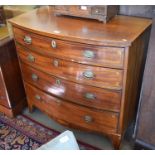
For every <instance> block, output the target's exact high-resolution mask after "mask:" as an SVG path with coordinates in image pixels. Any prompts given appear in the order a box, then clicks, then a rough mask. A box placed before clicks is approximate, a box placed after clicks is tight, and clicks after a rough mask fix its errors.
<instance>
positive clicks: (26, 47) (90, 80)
mask: <svg viewBox="0 0 155 155" xmlns="http://www.w3.org/2000/svg"><path fill="white" fill-rule="evenodd" d="M10 22H11V23H12V25H13V32H14V39H15V41H16V48H17V52H18V57H19V61H20V66H21V71H22V77H23V81H24V86H25V90H26V94H27V101H28V106H29V110H30V111H32V109H33V107H36V108H38V109H40V110H41V111H43V112H44V113H46V114H47V115H49V116H50V117H51V118H53V119H55V120H56V121H58V122H59V123H61V124H63V125H66V126H69V127H73V128H78V129H81V130H85V131H90V132H98V133H101V134H103V135H105V136H108V137H109V138H110V139H111V140H112V143H113V145H114V147H115V148H116V149H118V148H119V146H120V142H121V139H122V138H123V135H124V132H125V130H126V129H127V127H128V126H129V124H130V123H131V122H132V120H133V118H134V114H135V106H136V101H137V97H138V94H139V89H138V88H139V85H140V77H141V71H142V70H143V67H144V60H145V57H146V52H147V44H148V39H149V32H150V28H151V20H149V19H142V18H135V17H127V16H116V17H115V18H113V19H112V20H111V21H109V22H108V23H107V24H103V23H102V22H98V21H94V20H88V19H79V18H72V17H64V16H55V15H54V14H53V12H52V10H51V9H50V8H49V7H42V8H39V9H37V10H34V11H32V12H29V13H26V14H23V15H20V16H18V17H15V18H13V19H11V20H10Z"/></svg>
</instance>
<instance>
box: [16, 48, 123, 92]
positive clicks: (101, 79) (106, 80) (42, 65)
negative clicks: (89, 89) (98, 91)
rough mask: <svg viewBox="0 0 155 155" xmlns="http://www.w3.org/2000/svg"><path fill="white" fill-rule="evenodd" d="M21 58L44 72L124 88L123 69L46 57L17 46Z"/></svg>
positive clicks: (86, 82)
mask: <svg viewBox="0 0 155 155" xmlns="http://www.w3.org/2000/svg"><path fill="white" fill-rule="evenodd" d="M17 50H18V53H19V57H20V59H21V60H22V61H23V62H25V63H27V64H29V65H31V66H33V67H35V68H38V69H40V70H42V71H44V72H47V73H49V74H51V75H55V76H57V77H59V78H63V79H67V80H70V81H74V82H78V83H82V84H86V85H92V86H96V87H101V88H109V89H117V90H120V89H121V88H122V74H123V71H122V70H116V69H109V68H102V67H93V66H87V65H82V64H78V63H74V62H69V61H65V60H62V59H56V58H53V57H51V58H49V57H44V56H42V55H39V54H36V53H35V52H32V51H30V50H29V51H28V50H26V49H24V48H21V47H20V48H19V47H17Z"/></svg>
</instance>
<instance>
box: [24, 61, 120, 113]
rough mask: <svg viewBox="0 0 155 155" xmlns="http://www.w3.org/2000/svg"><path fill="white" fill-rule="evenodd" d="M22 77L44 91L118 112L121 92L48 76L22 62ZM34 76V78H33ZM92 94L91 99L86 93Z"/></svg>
mask: <svg viewBox="0 0 155 155" xmlns="http://www.w3.org/2000/svg"><path fill="white" fill-rule="evenodd" d="M21 69H22V73H23V79H24V81H25V82H27V83H30V84H32V85H34V86H35V87H37V88H40V89H42V90H44V91H45V92H47V93H49V94H51V95H55V96H57V97H60V98H62V99H66V100H68V101H72V102H75V103H78V104H81V105H85V106H88V107H93V108H97V109H103V110H109V111H115V112H119V110H120V101H121V92H117V91H110V90H106V89H105V90H104V89H100V88H95V87H92V86H83V85H80V84H77V83H73V82H69V81H66V80H63V79H61V78H57V77H55V76H49V75H48V74H46V73H43V72H41V71H39V70H36V69H33V68H32V67H29V66H27V65H25V64H23V63H22V65H21ZM33 76H35V79H33ZM88 93H91V94H93V97H94V98H92V99H88V98H87V96H86V95H87V94H88Z"/></svg>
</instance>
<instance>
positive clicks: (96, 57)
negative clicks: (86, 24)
mask: <svg viewBox="0 0 155 155" xmlns="http://www.w3.org/2000/svg"><path fill="white" fill-rule="evenodd" d="M14 35H15V39H16V41H17V43H19V44H21V45H23V46H25V47H28V48H29V49H35V52H38V53H41V54H44V55H46V56H54V57H56V58H61V59H65V60H69V61H74V62H78V63H83V64H88V65H95V66H105V67H112V68H123V64H124V48H116V47H104V46H91V45H87V44H80V43H75V42H68V41H62V40H58V39H53V38H48V37H43V36H40V35H36V34H33V33H30V32H27V31H25V30H21V29H18V28H14ZM25 36H26V37H25ZM24 38H25V39H24ZM24 40H25V41H24ZM32 42H33V43H32Z"/></svg>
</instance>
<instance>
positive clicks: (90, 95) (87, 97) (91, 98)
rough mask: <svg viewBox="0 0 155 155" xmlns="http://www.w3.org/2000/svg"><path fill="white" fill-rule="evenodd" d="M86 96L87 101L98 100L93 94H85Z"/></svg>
mask: <svg viewBox="0 0 155 155" xmlns="http://www.w3.org/2000/svg"><path fill="white" fill-rule="evenodd" d="M84 96H85V98H86V99H90V100H94V99H95V98H96V96H95V95H94V94H92V93H85V95H84Z"/></svg>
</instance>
